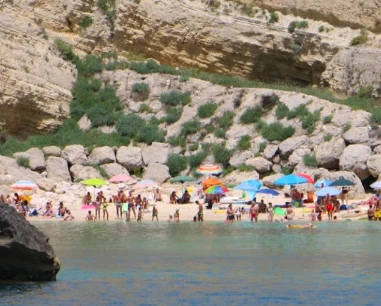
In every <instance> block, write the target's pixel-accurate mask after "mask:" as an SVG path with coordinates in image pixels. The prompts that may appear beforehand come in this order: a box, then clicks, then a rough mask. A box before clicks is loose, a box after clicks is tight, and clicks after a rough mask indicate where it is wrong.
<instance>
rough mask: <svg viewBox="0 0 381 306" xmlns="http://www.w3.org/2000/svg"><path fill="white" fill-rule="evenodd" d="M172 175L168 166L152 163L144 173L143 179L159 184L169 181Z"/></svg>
mask: <svg viewBox="0 0 381 306" xmlns="http://www.w3.org/2000/svg"><path fill="white" fill-rule="evenodd" d="M170 177H171V175H170V174H169V169H168V167H167V166H166V165H162V164H158V163H150V164H148V166H147V168H146V169H145V171H144V174H143V179H151V180H154V181H155V182H158V183H159V184H161V183H163V182H165V181H167V180H168V179H169V178H170Z"/></svg>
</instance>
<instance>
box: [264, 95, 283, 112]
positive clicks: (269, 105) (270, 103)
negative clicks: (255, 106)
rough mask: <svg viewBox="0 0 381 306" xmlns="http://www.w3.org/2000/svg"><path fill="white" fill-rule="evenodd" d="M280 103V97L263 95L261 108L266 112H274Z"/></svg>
mask: <svg viewBox="0 0 381 306" xmlns="http://www.w3.org/2000/svg"><path fill="white" fill-rule="evenodd" d="M278 103H279V97H278V96H277V95H276V94H272V95H262V97H261V106H262V108H263V110H265V111H269V110H272V109H273V108H274V107H275V105H277V104H278Z"/></svg>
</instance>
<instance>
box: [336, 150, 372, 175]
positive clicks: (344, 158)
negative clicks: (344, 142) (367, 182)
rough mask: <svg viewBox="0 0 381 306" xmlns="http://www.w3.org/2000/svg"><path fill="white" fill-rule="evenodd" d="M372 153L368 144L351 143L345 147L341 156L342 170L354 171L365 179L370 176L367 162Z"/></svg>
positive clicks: (340, 164)
mask: <svg viewBox="0 0 381 306" xmlns="http://www.w3.org/2000/svg"><path fill="white" fill-rule="evenodd" d="M370 155H371V150H370V148H369V147H368V146H366V145H362V144H354V145H349V146H347V147H346V148H345V149H344V151H343V154H342V155H341V157H340V162H339V166H340V170H344V171H353V172H354V173H356V175H357V176H358V177H359V178H360V179H361V180H364V179H366V178H367V177H369V171H368V168H367V166H366V163H367V161H368V159H369V157H370Z"/></svg>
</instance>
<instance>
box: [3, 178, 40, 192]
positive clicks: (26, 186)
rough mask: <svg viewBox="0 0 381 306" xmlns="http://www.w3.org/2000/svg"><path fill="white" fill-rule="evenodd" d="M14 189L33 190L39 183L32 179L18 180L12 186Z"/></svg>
mask: <svg viewBox="0 0 381 306" xmlns="http://www.w3.org/2000/svg"><path fill="white" fill-rule="evenodd" d="M10 187H11V188H12V189H18V190H33V189H36V188H37V185H36V184H35V183H33V182H31V181H22V180H20V181H17V182H15V183H13V184H12V185H11V186H10Z"/></svg>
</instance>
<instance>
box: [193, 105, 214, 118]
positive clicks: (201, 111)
mask: <svg viewBox="0 0 381 306" xmlns="http://www.w3.org/2000/svg"><path fill="white" fill-rule="evenodd" d="M217 107H218V105H217V104H216V103H212V102H208V103H206V104H204V105H200V106H199V107H198V109H197V115H198V116H199V117H200V118H203V119H204V118H210V117H212V116H213V115H214V113H215V112H216V110H217Z"/></svg>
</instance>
